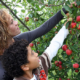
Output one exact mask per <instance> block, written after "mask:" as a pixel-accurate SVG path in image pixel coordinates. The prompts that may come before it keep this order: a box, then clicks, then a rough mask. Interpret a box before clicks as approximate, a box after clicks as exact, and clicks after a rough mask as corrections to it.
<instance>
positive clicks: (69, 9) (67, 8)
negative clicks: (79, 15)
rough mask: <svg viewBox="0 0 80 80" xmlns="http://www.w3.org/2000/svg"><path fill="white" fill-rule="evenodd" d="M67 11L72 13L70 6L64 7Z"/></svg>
mask: <svg viewBox="0 0 80 80" xmlns="http://www.w3.org/2000/svg"><path fill="white" fill-rule="evenodd" d="M63 7H64V8H65V9H66V10H67V11H69V13H72V10H71V8H70V7H69V6H63Z"/></svg>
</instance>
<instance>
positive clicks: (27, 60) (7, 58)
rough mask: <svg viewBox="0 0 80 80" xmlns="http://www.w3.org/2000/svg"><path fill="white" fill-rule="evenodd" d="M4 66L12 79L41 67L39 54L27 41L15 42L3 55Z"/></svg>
mask: <svg viewBox="0 0 80 80" xmlns="http://www.w3.org/2000/svg"><path fill="white" fill-rule="evenodd" d="M2 62H3V66H4V68H5V70H6V71H7V72H8V73H9V74H10V75H11V76H12V77H20V76H23V75H24V74H25V72H27V71H31V70H33V69H35V68H37V67H39V58H38V54H37V53H35V52H33V51H32V49H31V48H30V46H29V43H28V42H27V41H26V40H19V41H15V42H14V43H13V45H11V46H10V47H9V48H8V49H6V50H5V51H4V53H3V59H2Z"/></svg>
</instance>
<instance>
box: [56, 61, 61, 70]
mask: <svg viewBox="0 0 80 80" xmlns="http://www.w3.org/2000/svg"><path fill="white" fill-rule="evenodd" d="M55 65H56V66H57V67H59V69H60V70H61V69H62V62H61V61H55Z"/></svg>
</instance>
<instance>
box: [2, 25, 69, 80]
mask: <svg viewBox="0 0 80 80" xmlns="http://www.w3.org/2000/svg"><path fill="white" fill-rule="evenodd" d="M68 33H69V32H68V29H66V27H65V25H64V26H63V27H62V28H61V29H60V31H59V32H58V33H57V34H56V36H55V37H54V38H53V39H52V40H51V42H50V45H49V46H48V47H47V49H46V50H45V51H44V52H43V54H42V55H41V56H39V57H38V53H36V52H34V51H32V49H31V48H30V46H29V43H28V42H27V41H26V40H19V41H15V42H14V43H13V45H11V46H10V47H9V48H8V49H7V50H5V51H4V54H3V60H2V62H3V65H4V68H5V70H6V71H7V72H8V73H9V74H10V75H11V76H12V77H14V79H13V80H48V69H49V68H51V60H52V58H53V57H54V56H56V54H57V51H58V49H59V48H60V47H61V46H62V44H63V41H64V39H65V38H66V37H67V35H68Z"/></svg>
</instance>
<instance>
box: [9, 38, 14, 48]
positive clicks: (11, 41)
mask: <svg viewBox="0 0 80 80" xmlns="http://www.w3.org/2000/svg"><path fill="white" fill-rule="evenodd" d="M11 44H13V38H10V39H8V47H9V46H10V45H11Z"/></svg>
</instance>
